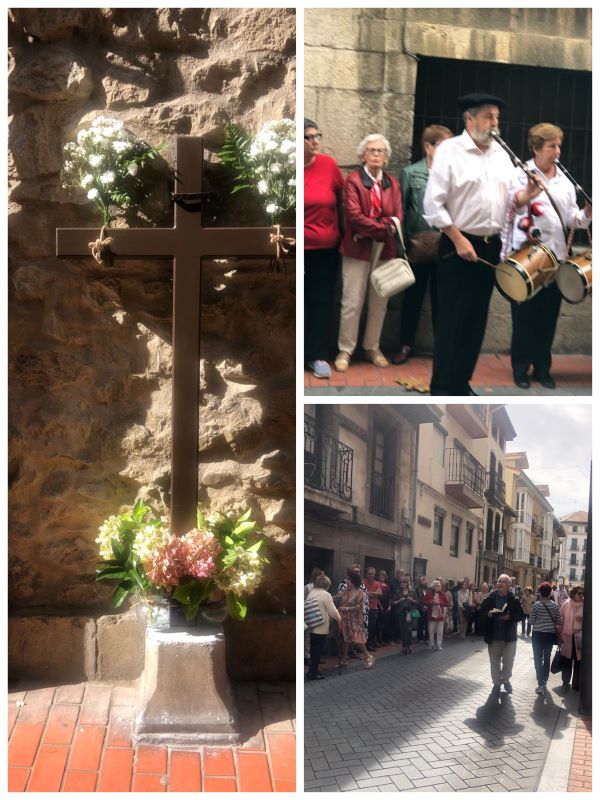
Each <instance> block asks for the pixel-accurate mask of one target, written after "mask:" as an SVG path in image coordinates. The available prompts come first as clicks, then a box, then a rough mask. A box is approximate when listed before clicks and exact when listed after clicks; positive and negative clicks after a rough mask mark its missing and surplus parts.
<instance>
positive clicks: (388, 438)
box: [370, 428, 395, 519]
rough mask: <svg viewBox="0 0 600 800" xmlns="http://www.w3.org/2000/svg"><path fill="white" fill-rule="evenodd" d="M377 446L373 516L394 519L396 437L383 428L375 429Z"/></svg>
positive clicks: (375, 448) (373, 463) (374, 461)
mask: <svg viewBox="0 0 600 800" xmlns="http://www.w3.org/2000/svg"><path fill="white" fill-rule="evenodd" d="M374 439H375V446H374V448H373V461H372V464H371V502H370V511H371V514H376V515H377V516H378V517H383V518H384V519H394V503H393V499H394V497H393V495H394V485H393V476H394V468H393V464H392V454H393V452H394V448H395V441H394V436H393V435H391V434H390V433H389V432H386V431H384V430H382V429H381V428H375V437H374Z"/></svg>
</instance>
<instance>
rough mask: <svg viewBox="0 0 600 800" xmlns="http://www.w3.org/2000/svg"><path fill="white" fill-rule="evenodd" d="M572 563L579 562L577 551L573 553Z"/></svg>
mask: <svg viewBox="0 0 600 800" xmlns="http://www.w3.org/2000/svg"><path fill="white" fill-rule="evenodd" d="M571 564H577V553H571Z"/></svg>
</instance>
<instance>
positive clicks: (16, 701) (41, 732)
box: [8, 683, 296, 792]
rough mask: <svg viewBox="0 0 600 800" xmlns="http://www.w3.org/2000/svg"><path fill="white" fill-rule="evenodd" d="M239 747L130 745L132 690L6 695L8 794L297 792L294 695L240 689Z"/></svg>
mask: <svg viewBox="0 0 600 800" xmlns="http://www.w3.org/2000/svg"><path fill="white" fill-rule="evenodd" d="M235 693H236V701H237V708H238V712H239V713H238V719H239V721H240V725H242V726H243V728H242V731H241V733H242V744H240V745H239V746H238V747H219V748H217V747H212V748H211V747H205V746H202V747H198V748H197V749H195V750H172V749H171V748H166V747H148V746H139V747H136V746H135V745H133V744H132V741H131V726H132V720H133V714H134V698H135V688H134V687H132V686H110V685H108V684H99V683H88V684H83V683H82V684H77V685H69V686H51V687H43V688H37V689H30V690H28V691H27V690H23V691H13V692H11V693H10V694H9V702H8V707H9V746H8V790H9V791H11V792H23V791H28V792H60V791H63V792H94V791H97V792H129V791H134V792H164V791H170V792H200V791H204V792H260V791H262V792H293V791H295V785H296V782H295V776H296V765H295V761H296V745H295V726H294V721H293V716H294V710H293V709H294V697H295V686H293V685H291V684H259V685H253V684H239V685H237V686H236V687H235Z"/></svg>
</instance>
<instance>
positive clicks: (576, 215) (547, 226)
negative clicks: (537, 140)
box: [502, 159, 591, 261]
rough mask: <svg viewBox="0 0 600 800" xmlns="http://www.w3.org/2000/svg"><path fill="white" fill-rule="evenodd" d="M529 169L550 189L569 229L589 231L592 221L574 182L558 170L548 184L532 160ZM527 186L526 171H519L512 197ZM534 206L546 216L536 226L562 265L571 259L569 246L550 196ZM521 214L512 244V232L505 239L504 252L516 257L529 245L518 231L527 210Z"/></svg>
mask: <svg viewBox="0 0 600 800" xmlns="http://www.w3.org/2000/svg"><path fill="white" fill-rule="evenodd" d="M526 166H527V167H529V169H530V170H531V171H532V172H534V173H535V174H536V175H537V176H538V178H539V179H540V181H541V182H542V183H543V184H544V185H545V186H547V187H548V190H549V192H550V194H551V195H552V199H553V200H554V202H555V203H556V205H557V207H558V210H559V211H560V213H561V216H562V218H563V222H564V223H565V225H566V226H567V228H571V227H573V226H575V227H576V228H587V227H588V225H589V224H590V222H591V220H590V219H589V218H588V217H586V215H585V213H584V210H583V209H582V208H579V207H578V206H577V197H576V194H575V188H574V186H573V184H572V183H571V181H570V180H569V179H568V178H567V177H566V175H564V174H563V173H562V172H561V171H560V170H559V169H558V167H557V168H556V175H555V176H554V177H553V178H552V179H551V180H548V179H547V178H546V176H545V175H544V174H543V173H542V172H540V170H539V169H538V168H537V167H536V166H535V161H534V160H533V159H530V160H529V161H528V162H527V165H526ZM526 186H527V175H525V173H524V172H523V170H521V169H520V170H517V171H516V172H515V173H514V179H513V183H512V186H511V194H510V196H511V197H512V196H513V195H514V194H516V192H519V191H521V189H524V188H525V187H526ZM533 202H534V203H539V205H540V206H542V209H543V212H544V213H543V214H542V216H540V217H533V225H534V227H536V228H539V229H540V233H541V236H540V241H541V242H543V243H544V244H545V245H547V246H548V247H549V248H550V249H551V250H552V252H553V253H554V255H555V256H556V257H557V258H558V260H559V261H564V259H565V258H566V257H567V244H566V242H565V234H564V232H563V228H562V225H561V224H560V220H559V218H558V215H557V214H556V211H555V210H554V209H553V208H552V204H551V203H550V200H548V195H547V194H546V192H542V193H541V194H539V195H538V196H537V197H536V198H535V200H534V201H533ZM522 212H523V213H521V214H516V215H515V224H514V226H513V229H512V236H511V238H510V241H508V242H507V236H508V235H509V231H508V230H505V231H504V236H503V239H502V245H503V247H502V252H503V253H504V252H507V253H512V252H514V251H515V250H519V249H520V248H521V247H522V246H523V245H524V244H525V242H526V241H527V233H526V232H525V231H522V230H520V228H519V227H518V225H519V222H520V220H522V219H523V217H525V216H527V207H526V206H524V207H523V209H522Z"/></svg>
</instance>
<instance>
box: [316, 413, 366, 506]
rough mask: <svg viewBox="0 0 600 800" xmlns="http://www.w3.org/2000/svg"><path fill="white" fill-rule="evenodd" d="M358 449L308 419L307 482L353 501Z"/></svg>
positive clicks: (343, 498)
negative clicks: (355, 449) (356, 452)
mask: <svg viewBox="0 0 600 800" xmlns="http://www.w3.org/2000/svg"><path fill="white" fill-rule="evenodd" d="M353 461H354V450H353V449H352V448H351V447H348V445H345V444H343V443H342V442H340V441H338V440H337V439H335V438H334V437H333V436H331V434H329V433H326V432H325V431H322V430H320V429H319V428H317V427H316V426H315V425H314V424H313V423H312V422H310V421H309V420H306V419H305V420H304V483H305V484H306V485H307V486H312V487H313V489H320V490H321V491H323V492H327V493H328V494H331V495H334V496H335V497H339V498H341V499H342V500H348V501H350V500H352V468H353Z"/></svg>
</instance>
